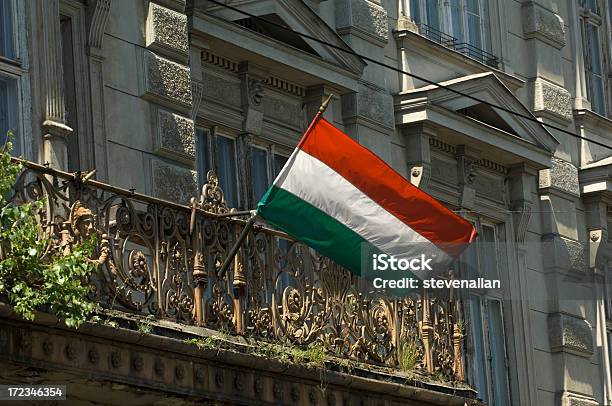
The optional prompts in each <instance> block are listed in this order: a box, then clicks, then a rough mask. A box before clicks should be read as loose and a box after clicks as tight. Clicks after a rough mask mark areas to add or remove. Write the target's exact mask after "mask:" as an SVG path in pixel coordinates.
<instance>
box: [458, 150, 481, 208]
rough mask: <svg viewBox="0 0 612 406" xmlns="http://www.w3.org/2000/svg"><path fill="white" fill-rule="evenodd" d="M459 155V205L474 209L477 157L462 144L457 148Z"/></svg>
mask: <svg viewBox="0 0 612 406" xmlns="http://www.w3.org/2000/svg"><path fill="white" fill-rule="evenodd" d="M456 150H457V155H456V156H455V158H456V159H457V180H458V184H459V193H460V197H459V205H460V206H461V207H464V208H467V209H473V208H474V207H475V206H474V205H475V198H476V185H475V184H474V182H475V181H476V175H477V173H478V167H477V165H476V162H477V161H478V159H477V158H475V157H473V156H470V155H469V154H470V151H469V150H468V149H467V148H465V146H463V145H460V146H458V147H457V148H456Z"/></svg>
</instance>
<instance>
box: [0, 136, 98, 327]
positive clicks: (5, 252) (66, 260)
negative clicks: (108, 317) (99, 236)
mask: <svg viewBox="0 0 612 406" xmlns="http://www.w3.org/2000/svg"><path fill="white" fill-rule="evenodd" d="M9 139H10V137H9ZM11 150H12V144H11V142H10V141H9V142H7V143H5V145H4V146H3V147H2V148H1V149H0V295H2V296H4V297H5V298H6V299H8V302H9V303H10V304H11V305H13V307H14V309H15V311H16V312H17V313H18V314H20V315H21V316H22V317H23V318H25V319H27V320H33V319H34V315H35V311H36V310H37V309H41V308H42V309H45V310H47V311H50V312H51V313H53V314H55V315H56V316H57V317H58V318H60V319H61V320H63V321H64V322H65V323H66V325H67V326H68V327H74V328H77V327H79V326H80V325H81V324H82V323H83V322H85V321H86V320H88V319H89V318H90V316H91V315H92V313H93V312H94V311H95V309H96V305H95V304H94V303H92V302H90V301H89V300H87V293H88V287H87V284H86V283H84V282H85V281H86V279H87V277H88V276H89V275H90V274H91V273H92V272H93V271H94V270H95V268H96V265H95V264H94V263H93V262H91V261H90V260H89V258H90V257H91V254H92V251H93V248H94V244H95V241H93V240H89V241H87V242H85V243H83V244H76V245H74V246H73V247H71V250H70V253H69V254H68V255H64V254H63V253H62V252H60V251H59V250H58V252H45V250H46V249H47V247H48V245H49V240H48V239H46V238H42V237H41V236H42V235H43V234H42V229H41V226H40V224H39V223H38V222H37V221H36V212H37V211H38V210H40V209H42V207H43V203H44V201H42V200H38V201H34V202H30V203H24V204H20V205H15V204H12V203H11V202H10V201H9V200H8V197H9V196H10V193H11V190H12V188H13V186H14V184H15V181H16V179H17V176H18V174H19V173H20V172H21V169H22V167H21V165H19V164H16V163H13V162H12V161H11ZM6 299H5V300H6Z"/></svg>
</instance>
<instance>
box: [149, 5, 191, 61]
mask: <svg viewBox="0 0 612 406" xmlns="http://www.w3.org/2000/svg"><path fill="white" fill-rule="evenodd" d="M146 45H147V48H149V49H151V50H155V51H157V52H159V53H161V54H164V55H167V56H169V57H171V58H175V59H177V60H179V61H181V62H183V63H184V62H186V61H187V56H188V52H189V40H188V37H187V16H186V15H185V14H181V13H178V12H176V11H174V10H170V9H168V8H166V7H162V6H160V5H158V4H155V3H149V13H148V16H147V24H146Z"/></svg>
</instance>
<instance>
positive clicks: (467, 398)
mask: <svg viewBox="0 0 612 406" xmlns="http://www.w3.org/2000/svg"><path fill="white" fill-rule="evenodd" d="M104 315H105V317H107V318H112V319H113V320H114V321H116V322H117V323H118V325H119V326H121V327H111V326H108V325H105V324H100V323H85V324H84V325H83V326H82V327H81V328H79V329H78V330H74V329H69V328H67V327H65V326H64V325H63V323H61V322H59V321H58V319H57V318H55V316H52V315H50V314H47V313H43V312H37V314H36V321H35V322H33V323H30V322H25V321H22V320H21V319H20V318H19V317H18V316H17V315H16V314H15V313H14V311H13V309H12V307H11V306H10V305H8V304H5V303H0V319H2V323H1V324H2V326H3V328H2V330H0V338H1V339H0V350H1V351H0V365H1V364H3V363H8V364H9V365H10V366H11V367H14V366H19V365H25V366H28V367H36V368H42V369H43V370H45V371H47V372H49V376H53V371H62V372H63V373H64V375H65V378H64V379H67V382H66V383H67V384H68V392H70V384H71V379H72V377H74V379H77V377H79V376H81V375H83V374H85V375H87V376H88V378H89V379H94V380H100V381H106V382H108V381H110V382H112V383H114V384H127V385H131V386H134V388H135V389H140V390H142V389H145V390H153V391H155V390H163V391H165V392H166V393H167V394H174V395H183V396H185V395H188V396H189V397H190V398H193V400H196V399H201V398H206V399H214V398H218V397H219V396H220V395H219V394H220V393H221V395H222V397H223V398H224V399H225V400H227V401H230V402H240V401H247V400H248V399H253V398H255V397H257V396H261V400H262V401H264V400H266V399H265V398H266V396H272V398H274V399H276V398H275V396H276V395H274V393H275V392H278V390H277V389H275V388H278V387H279V385H281V386H283V387H292V389H291V395H290V396H291V397H292V399H294V398H293V396H295V393H300V394H302V395H305V394H306V393H308V394H309V395H308V396H310V397H311V399H312V396H315V397H316V396H323V395H326V396H329V395H330V394H331V395H332V396H333V397H336V398H340V399H347V398H348V397H354V396H355V394H358V395H357V396H359V399H362V398H364V397H367V398H369V399H378V400H383V399H384V400H389V401H401V402H407V404H411V403H412V402H414V404H444V405H458V406H459V405H461V406H463V405H464V404H466V403H467V404H470V405H481V403H480V402H479V401H477V400H476V399H475V397H476V393H475V392H474V391H473V390H472V389H469V388H467V387H465V386H463V387H460V386H450V385H447V384H438V383H435V382H427V381H426V378H425V377H421V378H419V377H416V376H412V377H408V376H407V375H406V374H404V373H399V372H398V371H396V370H395V371H394V370H392V369H391V368H386V367H375V366H372V365H366V364H362V363H355V364H354V365H352V366H350V367H347V366H346V365H342V364H341V363H339V362H337V361H336V360H333V359H330V360H328V361H326V362H325V367H305V366H302V365H295V364H289V363H284V362H281V361H279V360H276V359H273V358H265V357H260V356H256V355H252V354H249V353H247V351H248V347H249V345H250V344H249V343H248V341H247V340H245V339H244V338H242V337H240V336H231V337H229V338H228V342H229V343H231V345H230V348H223V349H222V348H219V349H212V348H209V349H206V348H203V349H201V348H198V347H197V346H195V345H193V344H190V343H187V342H186V341H185V340H186V339H188V338H194V337H198V338H203V337H206V336H210V335H216V334H218V333H217V332H215V331H213V330H209V329H206V328H201V327H195V326H185V325H180V324H177V323H173V322H169V321H160V320H150V319H145V318H142V317H139V316H137V315H130V314H127V313H123V312H117V311H105V312H104ZM145 320H146V321H148V322H151V324H152V332H153V333H154V334H151V333H142V332H139V331H137V330H134V329H133V327H134V326H135V325H136V324H137V323H138V322H142V321H145ZM130 326H132V328H129V327H130ZM250 341H251V343H252V342H253V341H252V340H250ZM69 348H73V350H69ZM70 351H72V353H73V355H72V356H70V355H69V354H70ZM92 351H96V352H97V353H99V355H98V360H99V361H98V362H97V363H94V362H92V358H94V357H93V356H92ZM117 354H119V355H117ZM102 355H106V357H104V356H102ZM105 358H108V360H109V361H108V365H106V364H107V363H106V362H103V361H102V360H104V359H105ZM117 359H118V361H116V360H117ZM137 360H140V361H137ZM114 362H115V363H116V365H115V364H113V363H114ZM138 365H140V368H138ZM158 365H164V368H165V371H164V372H163V373H162V374H157V375H160V376H155V375H156V373H155V371H156V368H158ZM168 366H174V374H172V373H168V369H169V368H168ZM203 370H206V371H207V372H208V373H207V374H205V375H214V377H212V376H211V378H214V379H208V382H206V379H205V378H206V377H205V376H204V375H203V372H202V371H203ZM178 371H183V372H180V373H179V372H178ZM40 373H41V374H42V375H41V377H42V379H43V381H44V380H45V379H46V378H45V372H44V371H40ZM228 376H233V377H234V378H233V379H225V378H226V377H228ZM238 376H239V377H241V378H242V380H243V381H244V382H245V383H246V382H251V381H252V382H253V385H251V387H250V388H249V387H248V385H247V386H245V387H244V388H243V389H242V390H237V389H238V388H237V382H238V380H239V379H240V378H237V377H238ZM322 376H323V377H324V378H321V377H322ZM198 377H199V378H198ZM220 377H221V378H220ZM258 377H259V379H261V384H262V385H263V387H262V388H261V389H260V393H259V394H257V393H256V392H257V387H258V383H257V379H258ZM322 379H324V381H325V384H326V392H325V393H323V392H322V391H321V390H320V387H321V381H322ZM180 381H183V382H180ZM213 381H214V382H213ZM219 381H221V384H220V385H219ZM215 382H216V383H217V385H214V383H215ZM211 386H213V387H211ZM214 386H216V388H215V387H214ZM268 386H269V387H270V388H268ZM294 388H299V389H294ZM296 391H297V392H296ZM319 392H321V393H319ZM313 394H314V395H313ZM95 396H96V398H97V399H100V396H101V394H99V393H98V394H96V395H95ZM304 397H305V396H304ZM274 399H267V400H268V401H273V400H274ZM294 400H295V399H294ZM327 400H328V401H329V397H328V398H327ZM423 402H425V403H423Z"/></svg>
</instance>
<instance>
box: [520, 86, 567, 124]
mask: <svg viewBox="0 0 612 406" xmlns="http://www.w3.org/2000/svg"><path fill="white" fill-rule="evenodd" d="M530 87H531V89H530V90H531V93H532V100H533V111H534V114H535V115H536V116H542V115H549V116H550V117H549V118H551V119H553V120H554V119H556V120H558V119H561V121H562V122H563V123H564V124H567V122H569V121H571V120H572V95H571V94H570V92H568V91H567V90H566V89H565V88H563V87H561V86H557V85H554V84H552V83H550V82H548V81H546V80H544V79H542V78H537V79H536V80H534V81H533V82H532V83H531V84H530Z"/></svg>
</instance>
